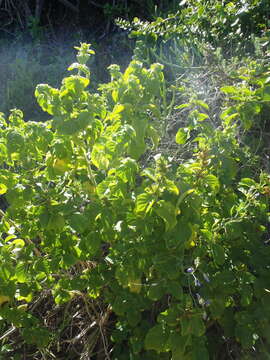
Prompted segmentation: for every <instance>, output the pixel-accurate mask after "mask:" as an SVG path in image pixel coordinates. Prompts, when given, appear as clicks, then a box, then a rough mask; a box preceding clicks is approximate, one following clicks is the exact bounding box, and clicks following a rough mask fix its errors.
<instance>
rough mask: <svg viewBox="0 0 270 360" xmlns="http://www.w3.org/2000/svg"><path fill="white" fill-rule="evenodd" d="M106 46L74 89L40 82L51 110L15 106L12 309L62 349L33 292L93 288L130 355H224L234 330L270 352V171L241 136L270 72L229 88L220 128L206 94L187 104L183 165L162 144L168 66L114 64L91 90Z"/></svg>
mask: <svg viewBox="0 0 270 360" xmlns="http://www.w3.org/2000/svg"><path fill="white" fill-rule="evenodd" d="M92 53H93V51H92V50H91V49H90V47H89V45H87V44H82V45H81V47H80V48H78V55H77V62H76V63H74V64H72V65H71V66H70V67H69V70H71V71H73V70H75V71H77V74H76V75H72V76H68V77H66V78H64V79H63V81H62V86H61V88H60V89H57V88H53V87H51V86H49V85H44V84H42V85H39V86H37V88H36V97H37V100H38V103H39V105H40V106H41V108H42V109H43V110H44V111H46V112H47V113H48V114H49V115H50V116H51V119H50V120H48V121H46V122H43V123H38V122H32V121H30V122H25V121H24V120H23V116H22V113H21V111H19V110H13V111H12V112H11V115H10V116H9V118H8V119H7V120H5V118H4V116H2V117H1V130H0V131H1V140H0V147H1V170H0V184H1V185H0V192H1V194H2V196H3V197H4V198H5V200H6V201H7V204H8V207H7V209H6V210H5V211H3V210H2V211H1V223H0V229H1V233H2V242H1V247H0V260H1V268H0V294H1V296H6V297H8V299H9V303H8V304H6V305H3V306H2V307H1V308H0V315H1V317H2V318H3V319H4V320H5V321H7V322H8V323H12V324H13V325H14V326H15V327H16V328H18V329H20V331H21V333H22V335H23V337H24V339H25V341H26V342H27V343H31V344H33V343H34V344H36V345H37V346H38V347H39V348H40V349H43V348H46V347H47V348H48V347H49V344H50V339H51V338H50V334H49V332H48V330H47V329H46V326H45V325H44V323H42V318H39V319H38V318H37V317H36V316H34V315H33V313H32V312H31V310H25V309H23V310H22V308H21V304H24V303H25V302H26V303H28V302H31V300H32V299H33V298H35V297H36V296H37V295H38V294H39V293H41V292H42V291H44V290H47V291H50V292H51V294H52V295H53V297H54V300H55V302H56V304H58V305H61V304H64V303H66V302H69V301H71V300H72V298H73V297H74V296H77V294H83V295H84V296H85V297H86V298H91V299H97V298H99V299H102V300H103V302H104V303H105V304H107V305H108V309H109V313H108V314H109V315H108V316H111V317H112V319H113V321H114V329H113V331H111V340H112V341H113V343H114V351H113V355H112V356H113V358H114V359H119V360H120V359H149V360H150V359H175V360H176V359H186V360H187V359H209V358H210V359H215V358H216V354H219V353H220V352H221V351H224V349H225V348H226V346H227V344H228V343H231V344H233V346H231V348H230V351H231V356H235V357H236V358H239V359H240V358H243V359H247V358H250V359H251V358H254V355H256V356H260V358H262V359H263V358H265V359H267V356H268V355H267V348H268V349H269V346H270V344H269V343H270V338H269V334H270V331H269V330H270V323H269V319H270V308H269V304H270V301H269V300H270V298H269V297H270V280H269V279H270V278H269V255H270V248H269V247H268V246H265V243H264V240H265V237H267V236H269V233H267V231H268V228H267V226H268V224H269V194H270V191H269V189H270V178H269V175H268V174H266V173H264V172H261V173H260V174H257V173H256V172H255V171H254V168H250V166H246V163H247V162H249V160H250V157H252V154H251V153H250V150H249V148H248V146H242V144H241V141H239V138H240V137H241V131H242V130H241V126H242V125H243V128H244V129H245V131H247V130H248V129H250V128H252V126H253V124H254V122H255V121H256V116H257V115H258V114H260V113H261V112H262V111H263V110H264V108H265V106H269V100H270V99H269V77H268V78H267V76H265V75H266V74H265V73H264V74H261V75H260V81H259V80H258V81H257V83H256V88H254V90H252V92H251V93H249V95H250V96H249V97H248V98H247V99H245V97H244V96H243V97H241V96H240V95H239V96H240V98H235V94H236V93H239V94H241V92H243V93H245V92H247V91H249V90H248V87H247V86H246V88H245V86H244V84H243V85H242V86H240V85H239V89H236V88H234V87H226V86H224V88H223V91H224V92H225V93H226V94H227V95H228V99H227V100H226V101H227V106H226V108H224V109H223V111H222V113H221V115H220V118H221V125H220V126H219V127H215V126H213V125H211V121H209V119H208V117H209V115H208V114H209V107H208V105H207V104H206V103H204V102H203V101H200V100H196V101H195V100H191V101H190V102H189V103H186V104H180V105H179V108H181V107H182V108H187V109H188V110H189V115H188V119H187V123H186V125H185V127H183V128H180V129H179V130H178V131H177V134H176V142H177V144H178V145H179V149H181V148H183V147H185V146H187V145H188V144H191V145H192V146H191V149H192V155H191V157H190V158H189V159H188V160H183V161H182V162H175V161H174V160H173V159H172V158H170V157H168V158H166V157H165V156H163V155H162V154H159V153H157V151H156V150H155V148H156V147H157V146H158V142H159V138H160V132H159V129H160V122H162V121H163V111H164V110H165V109H164V108H163V105H162V103H161V100H160V99H162V98H164V91H166V90H165V87H164V76H163V73H162V66H161V65H160V64H153V65H151V67H150V68H149V69H146V68H144V67H143V65H142V63H140V62H139V61H135V60H134V61H132V62H131V63H130V65H129V66H128V68H127V69H126V71H125V72H124V73H123V74H122V73H121V72H120V71H119V67H118V66H117V65H112V66H110V68H109V71H110V76H111V81H110V82H108V83H107V84H103V85H101V86H100V87H99V91H98V92H97V93H90V92H89V91H88V90H87V87H88V85H89V82H90V70H89V69H88V67H87V66H86V62H87V60H88V58H89V57H90V55H91V54H92ZM268 71H269V70H268ZM224 85H225V84H224ZM250 91H251V90H250ZM165 95H166V94H165ZM231 95H232V96H233V97H234V98H233V99H230V98H229V96H231ZM234 101H236V103H234ZM249 108H250V109H251V110H252V111H251V113H250V114H251V115H252V116H251V117H249V112H248V110H247V109H249ZM240 124H241V125H240ZM194 134H195V136H194ZM151 149H152V150H151ZM150 150H151V151H152V153H154V154H155V155H154V157H153V161H152V162H150V164H149V165H148V166H147V167H146V166H145V162H144V161H143V157H144V156H145V155H146V154H147V153H149V151H150ZM254 163H256V161H255V160H254ZM79 264H87V265H88V266H85V267H83V269H82V270H81V271H80V272H78V271H77V272H74V271H73V269H74V267H76V266H77V265H79ZM0 299H1V298H0ZM4 300H6V299H5V298H4ZM2 302H4V301H2ZM96 326H97V327H98V328H99V326H101V324H96Z"/></svg>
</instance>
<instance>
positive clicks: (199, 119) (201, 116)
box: [197, 113, 209, 121]
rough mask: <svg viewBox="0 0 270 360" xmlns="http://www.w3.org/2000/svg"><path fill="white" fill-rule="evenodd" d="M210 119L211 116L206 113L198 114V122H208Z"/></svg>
mask: <svg viewBox="0 0 270 360" xmlns="http://www.w3.org/2000/svg"><path fill="white" fill-rule="evenodd" d="M208 118H209V116H208V115H207V114H205V113H198V114H197V120H198V121H204V120H206V119H208Z"/></svg>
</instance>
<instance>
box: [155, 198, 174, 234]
mask: <svg viewBox="0 0 270 360" xmlns="http://www.w3.org/2000/svg"><path fill="white" fill-rule="evenodd" d="M155 211H156V213H157V214H158V216H160V217H161V218H162V219H163V220H164V222H165V227H166V231H170V230H172V229H173V228H174V227H175V225H176V224H177V220H176V216H177V214H178V210H177V208H176V207H175V206H174V205H173V204H172V203H171V202H169V201H165V200H160V201H159V202H158V203H157V206H156V207H155Z"/></svg>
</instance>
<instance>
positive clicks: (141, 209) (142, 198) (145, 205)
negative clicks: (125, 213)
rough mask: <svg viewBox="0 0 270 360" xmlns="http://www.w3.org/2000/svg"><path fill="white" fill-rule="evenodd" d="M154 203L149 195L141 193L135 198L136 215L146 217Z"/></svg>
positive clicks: (152, 197) (153, 199)
mask: <svg viewBox="0 0 270 360" xmlns="http://www.w3.org/2000/svg"><path fill="white" fill-rule="evenodd" d="M154 203H155V198H154V196H153V195H152V194H150V193H143V194H140V195H138V196H137V199H136V204H135V212H136V213H137V214H138V215H146V214H147V213H148V212H149V211H150V210H151V208H152V207H153V205H154Z"/></svg>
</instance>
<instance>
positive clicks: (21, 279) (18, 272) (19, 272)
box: [15, 262, 28, 283]
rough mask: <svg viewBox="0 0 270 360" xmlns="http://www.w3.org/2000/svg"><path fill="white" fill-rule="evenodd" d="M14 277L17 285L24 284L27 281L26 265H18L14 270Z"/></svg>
mask: <svg viewBox="0 0 270 360" xmlns="http://www.w3.org/2000/svg"><path fill="white" fill-rule="evenodd" d="M15 276H16V279H17V281H18V283H25V282H27V280H28V275H27V265H26V264H24V263H21V262H20V263H18V264H17V266H16V268H15Z"/></svg>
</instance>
